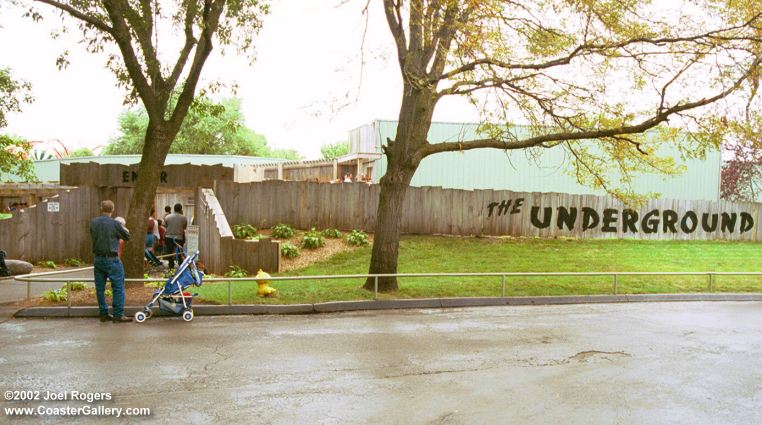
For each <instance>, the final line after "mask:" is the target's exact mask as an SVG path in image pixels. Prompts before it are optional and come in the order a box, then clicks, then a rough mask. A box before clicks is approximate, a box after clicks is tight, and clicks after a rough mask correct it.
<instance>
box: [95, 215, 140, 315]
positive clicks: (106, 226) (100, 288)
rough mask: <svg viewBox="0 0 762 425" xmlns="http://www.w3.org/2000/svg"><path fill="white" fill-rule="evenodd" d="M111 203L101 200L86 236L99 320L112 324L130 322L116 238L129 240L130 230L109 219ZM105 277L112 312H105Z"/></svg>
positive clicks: (106, 308)
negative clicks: (90, 242)
mask: <svg viewBox="0 0 762 425" xmlns="http://www.w3.org/2000/svg"><path fill="white" fill-rule="evenodd" d="M113 213H114V203H113V202H111V201H103V202H101V215H99V216H98V217H95V218H94V219H92V221H90V236H91V237H92V239H93V254H94V255H95V261H94V264H93V266H94V267H93V269H94V274H95V294H96V296H97V297H98V308H99V309H100V316H101V322H107V321H109V320H113V321H114V323H123V322H130V321H132V318H129V317H124V266H122V261H121V260H120V259H119V240H120V239H122V240H125V241H128V240H130V232H129V231H128V230H127V229H126V228H125V227H124V226H122V225H121V224H120V223H119V222H118V221H116V220H114V219H113V218H111V214H113ZM106 279H110V280H111V291H112V293H113V294H112V296H113V309H114V311H113V313H114V316H113V317H112V316H110V315H109V314H108V305H106V293H105V292H106Z"/></svg>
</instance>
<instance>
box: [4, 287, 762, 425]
mask: <svg viewBox="0 0 762 425" xmlns="http://www.w3.org/2000/svg"><path fill="white" fill-rule="evenodd" d="M0 389H2V390H3V391H4V392H5V391H13V390H32V391H41V392H45V391H54V392H71V391H81V392H106V393H109V394H111V395H112V397H113V399H112V400H110V401H105V402H97V401H96V402H94V403H90V404H92V405H100V406H105V407H111V408H127V407H144V408H150V409H151V415H150V416H147V417H139V418H137V417H130V418H124V417H122V418H119V419H118V420H114V419H112V418H105V417H90V416H80V417H76V418H66V419H68V420H69V421H71V422H76V423H170V422H185V423H193V424H217V423H233V424H238V423H240V424H292V423H309V424H335V423H352V424H354V423H363V424H365V423H367V424H377V423H382V424H387V423H388V424H419V423H420V424H427V423H437V424H440V423H441V424H461V423H462V424H472V423H473V424H483V423H510V424H547V423H558V424H676V423H677V424H680V423H685V424H688V423H689V424H735V423H738V424H752V423H762V303H760V302H712V303H707V302H690V303H626V304H584V305H564V306H524V307H482V308H462V309H430V310H409V311H374V312H356V313H340V314H313V315H292V316H225V317H210V316H200V317H197V318H196V319H194V320H193V322H190V323H185V322H183V321H182V320H180V319H178V318H153V319H150V320H149V321H147V322H146V323H143V324H140V325H138V324H112V323H101V322H99V321H97V320H96V319H56V320H50V319H49V320H41V319H10V320H7V321H5V322H3V323H0ZM41 403H43V402H41V401H37V402H31V403H23V402H0V405H1V406H2V407H1V408H3V409H4V408H6V407H24V406H31V407H35V406H38V405H40V404H41ZM83 403H85V402H81V401H57V402H52V401H51V402H44V404H46V405H47V406H48V407H50V406H54V407H66V406H74V407H76V406H81V405H82V404H83ZM4 414H5V413H4V412H0V416H2V415H4ZM4 419H13V420H14V422H13V423H39V422H43V423H58V422H62V421H64V419H62V417H60V416H36V417H27V418H18V417H14V418H8V417H2V418H0V422H4Z"/></svg>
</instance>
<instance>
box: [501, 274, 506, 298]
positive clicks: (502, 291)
mask: <svg viewBox="0 0 762 425" xmlns="http://www.w3.org/2000/svg"><path fill="white" fill-rule="evenodd" d="M500 297H501V298H505V275H503V286H502V289H500Z"/></svg>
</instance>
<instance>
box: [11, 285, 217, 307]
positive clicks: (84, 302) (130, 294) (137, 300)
mask: <svg viewBox="0 0 762 425" xmlns="http://www.w3.org/2000/svg"><path fill="white" fill-rule="evenodd" d="M109 288H110V286H109V285H106V289H109ZM155 290H156V288H150V287H147V286H143V287H140V286H138V287H127V288H125V294H124V298H125V303H124V304H125V305H128V306H135V305H138V306H139V305H145V304H148V302H149V301H151V298H152V297H153V293H154V291H155ZM188 292H191V293H192V291H188ZM106 303H107V304H108V305H109V306H110V305H111V297H106ZM193 303H194V304H215V303H213V302H208V301H204V300H203V299H201V298H200V297H195V298H194V299H193ZM8 305H11V306H14V307H65V306H66V305H67V303H66V301H61V302H54V301H49V300H46V299H45V298H42V297H34V298H32V299H30V300H23V301H18V302H15V303H12V304H8ZM71 305H72V306H96V305H98V300H97V299H96V298H95V288H87V289H83V290H81V291H72V298H71Z"/></svg>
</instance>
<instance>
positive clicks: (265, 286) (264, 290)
mask: <svg viewBox="0 0 762 425" xmlns="http://www.w3.org/2000/svg"><path fill="white" fill-rule="evenodd" d="M254 277H256V278H260V279H261V278H268V277H271V276H270V275H269V274H267V273H265V272H263V271H262V269H259V271H258V272H257V275H256V276H254ZM257 285H259V288H257V295H259V296H260V297H273V296H275V293H276V292H278V290H277V289H275V288H272V287H271V286H270V281H269V280H258V281H257Z"/></svg>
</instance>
